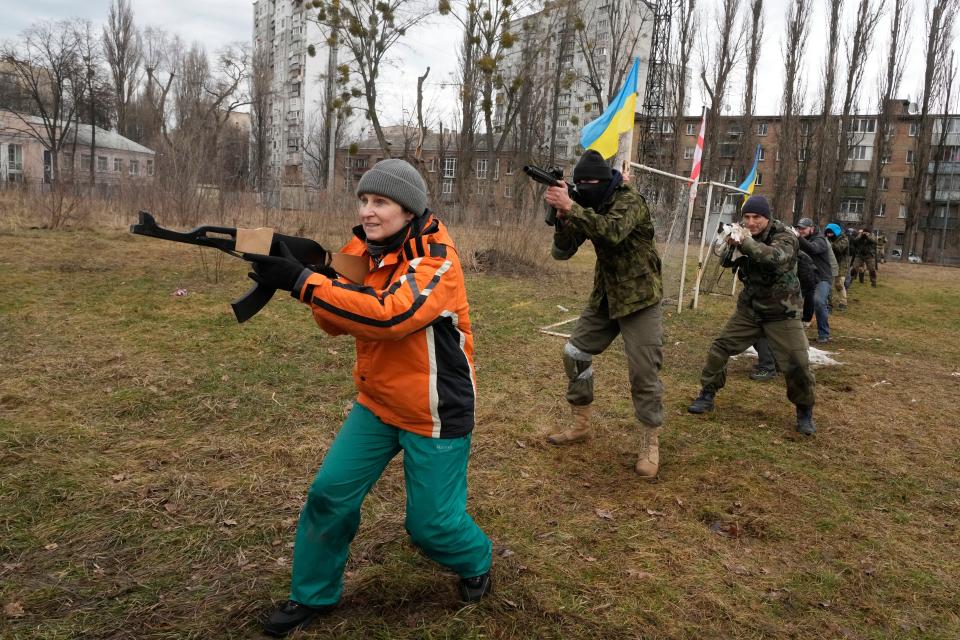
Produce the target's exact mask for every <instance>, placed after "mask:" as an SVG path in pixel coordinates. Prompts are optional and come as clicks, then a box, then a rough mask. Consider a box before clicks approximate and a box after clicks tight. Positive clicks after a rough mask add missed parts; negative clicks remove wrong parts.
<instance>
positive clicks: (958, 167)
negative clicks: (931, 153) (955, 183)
mask: <svg viewBox="0 0 960 640" xmlns="http://www.w3.org/2000/svg"><path fill="white" fill-rule="evenodd" d="M936 165H937V163H936V162H931V163H930V164H928V165H927V173H931V174H932V173H933V172H934V170H936V171H937V172H938V173H939V174H940V175H946V174H952V173H960V162H941V163H940V167H939V168H937V166H936Z"/></svg>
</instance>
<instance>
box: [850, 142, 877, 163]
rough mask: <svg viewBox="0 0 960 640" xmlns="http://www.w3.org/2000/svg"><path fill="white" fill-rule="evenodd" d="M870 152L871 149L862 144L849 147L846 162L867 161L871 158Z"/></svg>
mask: <svg viewBox="0 0 960 640" xmlns="http://www.w3.org/2000/svg"><path fill="white" fill-rule="evenodd" d="M872 151H873V148H872V147H868V146H866V145H862V144H859V145H855V146H853V147H850V150H849V151H848V152H847V160H869V159H870V158H871V157H873V154H872Z"/></svg>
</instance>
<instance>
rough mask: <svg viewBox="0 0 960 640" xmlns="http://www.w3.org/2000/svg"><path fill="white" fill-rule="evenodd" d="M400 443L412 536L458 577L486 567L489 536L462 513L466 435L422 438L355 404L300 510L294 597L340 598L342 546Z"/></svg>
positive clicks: (318, 601)
mask: <svg viewBox="0 0 960 640" xmlns="http://www.w3.org/2000/svg"><path fill="white" fill-rule="evenodd" d="M400 451H403V475H404V480H405V483H406V489H407V518H406V523H405V525H406V529H407V532H408V533H409V534H410V538H411V539H412V540H413V543H414V544H416V545H417V546H418V547H420V548H421V549H422V550H423V551H424V553H426V554H427V556H428V557H430V558H431V559H433V560H435V561H436V562H439V563H440V564H442V565H444V566H445V567H448V568H449V569H450V570H452V571H454V572H455V573H456V574H457V575H459V576H460V577H461V578H472V577H474V576H479V575H482V574H484V573H486V572H487V571H488V570H489V569H490V562H491V553H492V545H491V543H490V539H489V538H487V536H486V535H485V534H484V533H483V531H482V530H481V529H480V527H478V526H477V525H476V523H474V521H473V519H471V518H470V516H469V515H467V458H468V457H469V455H470V435H466V436H463V437H462V438H425V437H423V436H418V435H417V434H415V433H411V432H409V431H404V430H403V429H397V428H396V427H391V426H390V425H387V424H384V423H383V422H382V421H381V420H380V419H379V418H377V417H376V416H375V415H373V413H371V412H370V410H369V409H367V408H366V407H363V406H361V405H360V404H354V406H353V410H352V411H350V415H349V416H347V419H346V421H345V422H344V423H343V426H342V427H341V428H340V432H339V433H338V434H337V437H336V438H334V440H333V444H332V445H330V451H328V452H327V455H326V457H325V458H324V459H323V464H322V465H321V466H320V471H318V472H317V477H316V478H315V479H314V481H313V484H312V485H311V486H310V490H309V492H308V493H307V502H306V504H304V505H303V511H301V512H300V522H299V523H298V525H297V538H296V542H295V543H294V546H293V578H292V580H291V585H290V599H291V600H295V601H296V602H300V603H302V604H306V605H310V606H319V605H325V604H333V603H335V602H337V601H338V600H340V595H341V593H343V570H344V566H345V565H346V563H347V551H348V548H349V546H350V541H351V540H353V537H354V536H355V535H356V533H357V529H358V528H359V526H360V505H361V504H362V503H363V499H364V497H366V495H367V492H368V491H370V488H371V487H372V486H373V484H374V483H375V482H376V481H377V479H378V478H379V477H380V474H382V473H383V470H384V468H385V467H386V466H387V463H388V462H390V460H391V459H392V458H393V457H394V456H395V455H397V453H399V452H400Z"/></svg>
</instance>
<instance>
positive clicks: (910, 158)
mask: <svg viewBox="0 0 960 640" xmlns="http://www.w3.org/2000/svg"><path fill="white" fill-rule="evenodd" d="M907 164H913V149H907Z"/></svg>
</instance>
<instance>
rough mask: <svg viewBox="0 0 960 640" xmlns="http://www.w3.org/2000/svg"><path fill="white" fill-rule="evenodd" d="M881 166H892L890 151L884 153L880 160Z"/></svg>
mask: <svg viewBox="0 0 960 640" xmlns="http://www.w3.org/2000/svg"><path fill="white" fill-rule="evenodd" d="M880 164H890V151H889V150H888V151H884V152H883V157H881V158H880Z"/></svg>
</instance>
